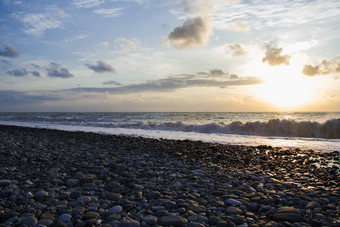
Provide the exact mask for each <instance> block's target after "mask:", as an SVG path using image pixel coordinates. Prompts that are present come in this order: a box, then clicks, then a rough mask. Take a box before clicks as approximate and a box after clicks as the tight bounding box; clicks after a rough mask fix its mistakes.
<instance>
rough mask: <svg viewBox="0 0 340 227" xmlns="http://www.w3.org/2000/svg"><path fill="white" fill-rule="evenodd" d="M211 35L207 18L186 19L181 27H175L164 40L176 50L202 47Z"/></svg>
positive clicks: (209, 22)
mask: <svg viewBox="0 0 340 227" xmlns="http://www.w3.org/2000/svg"><path fill="white" fill-rule="evenodd" d="M210 34H211V21H210V18H208V17H195V18H188V19H187V20H186V21H185V22H184V24H183V25H182V26H178V27H176V28H175V29H174V30H173V31H172V32H171V33H170V34H169V35H168V36H167V37H166V38H165V39H164V40H163V42H164V43H165V44H166V45H169V43H171V44H172V45H174V47H176V48H178V49H186V48H194V47H199V46H204V45H205V44H206V43H207V42H208V39H209V36H210Z"/></svg>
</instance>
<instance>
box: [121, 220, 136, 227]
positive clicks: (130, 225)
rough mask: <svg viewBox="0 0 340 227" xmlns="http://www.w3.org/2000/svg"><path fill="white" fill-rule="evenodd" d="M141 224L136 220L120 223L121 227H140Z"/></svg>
mask: <svg viewBox="0 0 340 227" xmlns="http://www.w3.org/2000/svg"><path fill="white" fill-rule="evenodd" d="M139 226H140V223H139V222H138V221H136V220H130V219H124V220H121V221H120V223H119V227H139Z"/></svg>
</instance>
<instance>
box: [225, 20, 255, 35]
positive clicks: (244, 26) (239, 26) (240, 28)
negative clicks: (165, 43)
mask: <svg viewBox="0 0 340 227" xmlns="http://www.w3.org/2000/svg"><path fill="white" fill-rule="evenodd" d="M227 28H228V29H229V30H233V31H237V32H247V31H249V30H250V25H249V23H248V22H246V21H236V22H233V23H229V24H228V25H227Z"/></svg>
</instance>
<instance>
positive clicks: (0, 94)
mask: <svg viewBox="0 0 340 227" xmlns="http://www.w3.org/2000/svg"><path fill="white" fill-rule="evenodd" d="M60 99H61V96H59V95H55V94H45V93H43V92H21V91H0V106H3V107H6V106H7V107H8V106H11V107H13V106H14V105H19V104H20V105H22V104H27V105H32V104H35V103H42V102H47V101H58V100H60Z"/></svg>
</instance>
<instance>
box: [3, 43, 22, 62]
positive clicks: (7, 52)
mask: <svg viewBox="0 0 340 227" xmlns="http://www.w3.org/2000/svg"><path fill="white" fill-rule="evenodd" d="M4 46H5V48H4V50H1V49H0V56H3V57H9V58H14V57H17V56H18V55H19V51H18V50H17V48H15V46H13V45H11V44H9V43H4Z"/></svg>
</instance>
